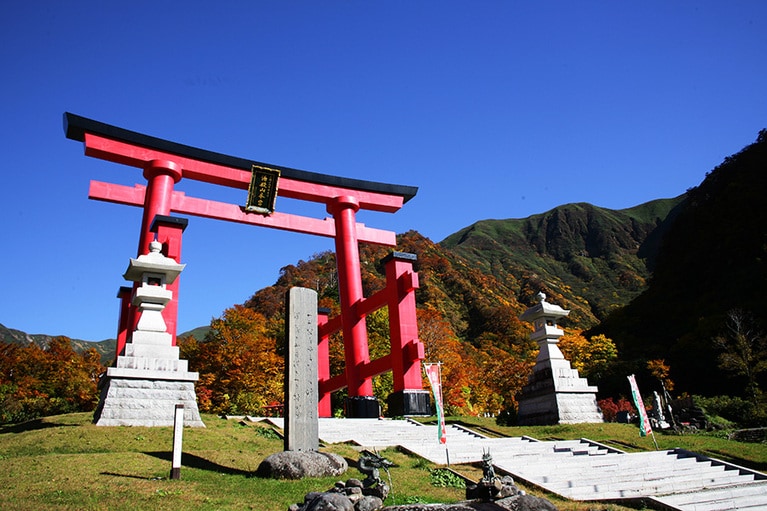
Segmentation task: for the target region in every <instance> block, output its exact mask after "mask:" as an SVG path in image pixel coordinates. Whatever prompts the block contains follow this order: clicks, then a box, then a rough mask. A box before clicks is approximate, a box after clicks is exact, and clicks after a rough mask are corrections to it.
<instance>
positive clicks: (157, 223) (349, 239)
mask: <svg viewBox="0 0 767 511" xmlns="http://www.w3.org/2000/svg"><path fill="white" fill-rule="evenodd" d="M64 129H65V132H66V136H67V138H69V139H72V140H77V141H80V142H83V143H84V145H85V155H86V156H92V157H95V158H100V159H103V160H107V161H112V162H115V163H120V164H123V165H128V166H132V167H137V168H140V169H143V175H144V178H145V179H146V180H147V184H146V186H144V185H139V184H136V185H134V186H133V187H129V186H123V185H118V184H114V183H104V182H100V181H91V184H90V193H89V198H91V199H95V200H102V201H106V202H113V203H117V204H125V205H131V206H140V207H143V210H144V213H143V218H142V224H141V231H140V236H139V247H138V255H142V254H147V253H148V252H149V243H150V242H151V241H152V240H153V239H155V237H156V238H157V240H158V241H160V242H161V243H162V244H163V251H164V252H165V255H166V256H167V257H171V258H173V259H175V260H176V261H177V262H180V259H181V237H182V233H183V231H184V229H185V228H186V224H187V220H186V219H185V218H179V217H174V216H171V213H181V214H187V215H194V216H201V217H205V218H213V219H219V220H227V221H232V222H239V223H244V224H250V225H260V226H263V227H271V228H275V229H283V230H288V231H293V232H301V233H306V234H315V235H320V236H327V237H332V238H334V240H335V248H336V264H337V269H338V281H339V282H338V284H339V296H340V302H341V315H340V316H338V317H336V318H333V319H330V318H328V317H327V315H324V314H320V316H319V335H320V339H319V375H320V390H319V392H320V395H319V413H320V416H321V417H327V416H330V414H331V410H330V393H331V392H334V391H336V390H340V389H343V388H344V387H346V388H347V390H348V396H349V397H348V398H347V403H346V408H347V410H346V413H347V416H348V417H376V416H378V413H379V409H378V403H377V401H376V400H375V398H374V397H373V387H372V381H371V378H372V377H373V376H375V375H378V374H381V373H383V372H387V371H389V370H391V371H392V373H393V393H392V394H391V395H390V396H389V399H388V402H389V411H390V414H391V415H428V414H429V413H430V404H429V394H428V392H427V391H425V390H423V386H422V380H421V360H423V358H424V348H423V344H422V343H421V342H420V341H419V340H418V326H417V322H416V309H415V294H414V293H415V289H416V288H417V287H418V274H417V273H415V272H414V271H413V270H412V262H413V261H414V260H415V256H414V255H412V254H403V253H399V252H393V253H392V254H391V255H390V256H388V257H387V258H386V259H385V260H384V261H385V267H386V280H387V285H386V288H385V289H383V290H382V291H379V292H378V293H376V294H375V295H373V296H371V297H369V298H365V297H364V295H363V291H362V277H361V272H360V260H359V247H358V243H359V242H369V243H376V244H379V245H385V246H395V245H396V236H395V233H394V232H391V231H384V230H379V229H373V228H369V227H366V226H365V225H364V224H361V223H358V222H356V212H357V211H358V210H360V209H367V210H372V211H380V212H387V213H394V212H396V211H398V210H399V209H400V208H401V207H402V205H403V204H404V203H405V202H407V201H408V200H410V199H411V198H412V197H413V196H415V194H416V192H417V190H418V189H417V188H416V187H411V186H401V185H392V184H386V183H378V182H372V181H363V180H358V179H350V178H342V177H337V176H329V175H326V174H319V173H315V172H307V171H302V170H297V169H291V168H288V167H282V166H277V165H266V164H262V163H260V162H255V161H251V160H246V159H242V158H237V157H234V156H227V155H223V154H220V153H215V152H211V151H206V150H203V149H198V148H195V147H190V146H186V145H183V144H178V143H175V142H170V141H167V140H163V139H159V138H155V137H151V136H148V135H144V134H141V133H137V132H134V131H129V130H125V129H123V128H118V127H115V126H111V125H109V124H105V123H101V122H98V121H94V120H92V119H87V118H85V117H81V116H78V115H74V114H71V113H65V114H64ZM254 165H255V166H258V167H267V168H270V169H276V170H279V172H280V177H279V191H278V195H279V196H281V197H286V198H292V199H299V200H305V201H310V202H318V203H322V204H325V205H326V209H327V211H328V213H330V214H331V215H332V216H333V218H332V220H331V219H327V218H326V219H322V220H320V219H316V218H310V217H304V216H298V215H292V214H287V213H281V212H277V211H274V212H270V213H269V214H260V213H253V212H248V211H246V210H245V208H243V207H242V206H240V205H237V204H229V203H224V202H217V201H212V200H207V199H200V198H195V197H188V196H187V195H186V194H184V193H183V192H179V191H174V189H173V187H174V184H175V183H178V182H179V181H180V180H181V179H182V178H186V179H193V180H197V181H203V182H206V183H211V184H216V185H221V186H226V187H231V188H239V189H244V190H247V189H248V186H249V185H250V182H251V177H252V168H253V166H254ZM179 280H180V279H176V281H175V282H174V283H173V284H172V285H169V286H168V288H169V289H170V290H171V291H173V300H172V301H171V302H169V303H168V305H167V306H166V308H165V310H164V312H163V316H164V319H165V322H166V324H167V326H168V332H170V333H171V334H172V336H173V343H174V344H175V342H176V323H177V314H178V285H179ZM132 295H133V292H132V289H130V288H121V289H120V292H119V293H118V297H119V298H121V300H122V306H121V315H120V320H119V326H118V336H117V353H116V355H119V354H120V353H121V352H122V351H123V350H124V347H125V343H126V342H128V341H129V338H128V336H129V333H130V332H132V331H133V330H134V329H135V324H136V323H137V321H138V317H137V314H136V312H137V311H136V310H135V309H134V307H133V305H132V304H131V298H132ZM382 306H388V307H389V323H390V333H391V353H390V354H389V355H387V356H385V357H382V358H380V359H378V360H374V361H370V357H369V351H368V342H367V326H366V322H365V316H366V315H367V314H369V313H370V312H372V311H374V310H376V309H378V308H380V307H382ZM339 330H340V331H342V332H343V339H344V351H345V361H346V366H345V372H344V373H343V374H341V375H337V376H335V377H332V378H331V376H330V374H329V359H328V352H327V340H328V338H329V336H330V335H331V334H332V333H334V332H337V331H339Z"/></svg>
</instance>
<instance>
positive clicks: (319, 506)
mask: <svg viewBox="0 0 767 511" xmlns="http://www.w3.org/2000/svg"><path fill="white" fill-rule="evenodd" d="M303 511H354V504H352V501H351V500H349V499H348V498H346V496H345V495H342V494H340V493H320V494H319V496H317V497H316V498H315V499H314V500H312V501H311V502H309V503H308V504H307V505H306V506H305V507H304V508H303Z"/></svg>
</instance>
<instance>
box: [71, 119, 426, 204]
mask: <svg viewBox="0 0 767 511" xmlns="http://www.w3.org/2000/svg"><path fill="white" fill-rule="evenodd" d="M64 131H65V132H66V136H67V138H69V139H72V140H77V141H80V142H84V141H85V134H86V133H92V134H94V135H98V136H101V137H104V138H109V139H112V140H117V141H121V142H125V143H128V144H132V145H136V146H141V147H146V148H148V149H154V150H157V151H162V152H166V153H171V154H176V155H178V156H183V157H185V158H192V159H195V160H200V161H204V162H208V163H213V164H216V165H222V166H226V167H232V168H237V169H241V170H246V171H248V172H250V171H251V168H252V167H253V165H254V164H255V165H262V166H267V167H271V168H275V169H278V170H279V171H280V173H281V175H282V176H283V177H285V178H288V179H294V180H296V181H304V182H307V183H316V184H322V185H328V186H336V187H342V188H350V189H354V190H363V191H368V192H375V193H382V194H386V195H394V196H398V197H402V198H403V202H407V201H409V200H410V199H412V198H413V197H414V196H415V194H416V193H417V192H418V187H417V186H406V185H395V184H388V183H380V182H376V181H367V180H362V179H354V178H348V177H340V176H331V175H328V174H320V173H318V172H310V171H306V170H298V169H293V168H290V167H283V166H281V165H273V164H266V163H260V162H257V161H253V160H248V159H245V158H239V157H236V156H229V155H226V154H221V153H217V152H213V151H208V150H205V149H199V148H197V147H192V146H188V145H184V144H179V143H176V142H171V141H169V140H164V139H161V138H156V137H152V136H149V135H144V134H143V133H137V132H135V131H130V130H126V129H124V128H119V127H117V126H112V125H110V124H106V123H103V122H99V121H94V120H93V119H88V118H86V117H82V116H79V115H75V114H72V113H69V112H66V113H65V114H64Z"/></svg>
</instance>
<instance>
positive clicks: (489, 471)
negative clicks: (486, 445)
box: [481, 451, 495, 485]
mask: <svg viewBox="0 0 767 511" xmlns="http://www.w3.org/2000/svg"><path fill="white" fill-rule="evenodd" d="M481 482H483V483H487V484H491V485H492V484H493V483H494V482H495V469H494V468H493V457H492V456H491V455H490V451H483V452H482V480H481Z"/></svg>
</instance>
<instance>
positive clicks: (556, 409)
mask: <svg viewBox="0 0 767 511" xmlns="http://www.w3.org/2000/svg"><path fill="white" fill-rule="evenodd" d="M568 314H570V311H569V310H565V309H563V308H562V307H560V306H559V305H554V304H551V303H548V302H547V301H546V295H545V294H544V293H538V303H537V304H536V305H534V306H532V307H530V308H529V309H527V310H526V311H525V312H524V313H522V315H521V316H520V318H519V319H521V320H522V321H527V322H530V323H532V324H533V328H534V330H533V333H531V334H530V339H531V340H533V341H535V342H537V343H538V347H539V349H540V351H539V353H538V357H537V358H536V360H535V366H534V367H533V374H532V375H531V376H530V379H529V381H528V384H527V385H525V386H524V387H523V388H522V392H521V393H520V395H519V397H518V402H519V412H518V414H517V417H518V421H519V424H520V425H525V426H531V425H546V424H568V423H569V424H576V423H582V422H602V421H603V419H602V412H601V411H600V410H599V407H598V406H597V400H596V393H597V387H595V386H590V385H589V384H588V381H587V380H586V378H581V377H580V376H579V375H578V370H577V369H573V368H572V367H571V366H570V362H569V361H567V360H566V359H565V356H564V355H563V354H562V351H561V350H560V349H559V346H557V344H558V343H559V339H560V337H562V336H563V335H564V331H563V330H562V329H561V328H559V327H558V326H557V321H558V320H559V319H561V318H564V317H567V315H568Z"/></svg>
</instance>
